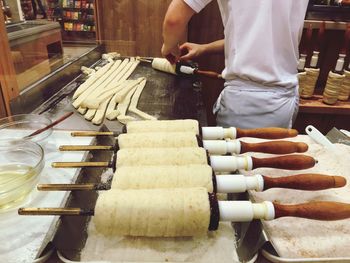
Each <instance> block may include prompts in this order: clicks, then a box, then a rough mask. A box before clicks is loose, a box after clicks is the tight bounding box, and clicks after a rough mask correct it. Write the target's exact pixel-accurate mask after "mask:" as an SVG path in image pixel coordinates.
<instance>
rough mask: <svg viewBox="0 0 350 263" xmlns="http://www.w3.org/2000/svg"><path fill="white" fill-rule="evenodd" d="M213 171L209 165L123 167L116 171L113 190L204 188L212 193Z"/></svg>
mask: <svg viewBox="0 0 350 263" xmlns="http://www.w3.org/2000/svg"><path fill="white" fill-rule="evenodd" d="M212 173H213V170H212V169H211V167H210V166H209V165H181V166H172V165H160V166H123V167H120V168H118V169H117V170H116V172H115V174H114V176H113V181H112V188H113V189H152V188H191V187H204V188H206V189H207V192H210V193H211V192H213V179H212Z"/></svg>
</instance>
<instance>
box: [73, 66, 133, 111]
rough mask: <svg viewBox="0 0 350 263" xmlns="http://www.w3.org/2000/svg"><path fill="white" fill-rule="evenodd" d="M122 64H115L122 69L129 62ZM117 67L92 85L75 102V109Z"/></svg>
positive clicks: (112, 68)
mask: <svg viewBox="0 0 350 263" xmlns="http://www.w3.org/2000/svg"><path fill="white" fill-rule="evenodd" d="M124 61H125V60H124ZM124 61H123V62H121V61H120V60H117V61H116V62H115V63H114V64H115V65H116V66H118V67H121V66H122V65H123V63H124V64H126V63H127V62H128V61H127V62H124ZM117 62H118V64H116V63H117ZM116 68H117V67H115V66H114V65H113V66H112V67H111V68H110V69H109V70H108V71H107V72H105V74H103V76H101V78H99V79H98V81H96V82H95V83H94V84H92V85H90V86H89V87H88V88H87V89H86V90H85V91H84V93H82V94H81V95H80V96H79V97H78V98H77V99H76V100H75V101H74V102H73V106H74V107H75V108H78V107H79V106H81V104H82V102H83V101H84V100H85V99H86V98H87V97H89V96H90V94H91V93H92V92H93V91H94V90H95V89H96V88H98V86H99V85H101V84H102V83H103V82H104V81H105V80H106V79H107V78H108V77H109V76H110V75H111V74H112V73H113V72H114V70H115V69H116Z"/></svg>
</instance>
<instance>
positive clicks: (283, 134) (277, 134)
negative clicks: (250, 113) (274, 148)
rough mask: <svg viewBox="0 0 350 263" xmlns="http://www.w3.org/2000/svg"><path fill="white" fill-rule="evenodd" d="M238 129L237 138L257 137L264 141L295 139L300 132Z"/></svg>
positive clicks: (278, 129) (271, 129)
mask: <svg viewBox="0 0 350 263" xmlns="http://www.w3.org/2000/svg"><path fill="white" fill-rule="evenodd" d="M236 129H237V138H241V137H255V138H262V139H283V138H290V137H295V136H297V135H298V131H297V130H294V129H284V128H275V127H271V128H258V129H250V130H243V129H239V128H236Z"/></svg>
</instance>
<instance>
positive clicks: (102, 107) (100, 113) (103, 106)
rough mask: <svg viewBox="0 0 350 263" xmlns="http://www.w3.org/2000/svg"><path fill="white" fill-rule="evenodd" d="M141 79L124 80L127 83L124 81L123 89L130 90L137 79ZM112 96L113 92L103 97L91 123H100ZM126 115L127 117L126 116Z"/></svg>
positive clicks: (137, 81) (136, 82)
mask: <svg viewBox="0 0 350 263" xmlns="http://www.w3.org/2000/svg"><path fill="white" fill-rule="evenodd" d="M141 79H142V78H141ZM141 79H140V80H131V81H125V82H127V83H126V84H127V86H126V87H125V88H124V89H125V90H126V89H129V90H130V89H131V88H132V87H134V86H136V85H137V84H138V83H139V81H141ZM124 89H123V90H124ZM112 96H113V94H110V96H109V97H107V98H106V99H105V101H104V102H103V103H102V104H101V105H100V106H99V108H98V110H97V111H96V114H95V117H94V118H93V120H92V123H93V124H96V125H100V124H101V123H102V121H103V117H104V115H105V113H106V110H107V107H108V104H109V102H110V100H111V98H112ZM126 117H127V116H126Z"/></svg>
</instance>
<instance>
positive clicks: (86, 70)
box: [80, 66, 96, 77]
mask: <svg viewBox="0 0 350 263" xmlns="http://www.w3.org/2000/svg"><path fill="white" fill-rule="evenodd" d="M80 70H81V72H82V73H83V74H85V75H89V77H91V76H92V75H93V74H95V73H96V70H94V69H93V68H88V67H85V66H82V67H81V68H80Z"/></svg>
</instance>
